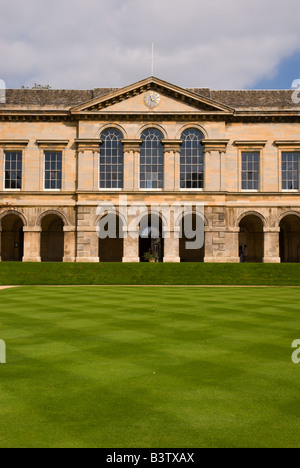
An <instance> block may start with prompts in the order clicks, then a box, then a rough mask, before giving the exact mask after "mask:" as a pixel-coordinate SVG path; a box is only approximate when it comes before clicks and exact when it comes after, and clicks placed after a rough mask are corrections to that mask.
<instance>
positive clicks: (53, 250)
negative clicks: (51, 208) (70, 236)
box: [41, 214, 64, 262]
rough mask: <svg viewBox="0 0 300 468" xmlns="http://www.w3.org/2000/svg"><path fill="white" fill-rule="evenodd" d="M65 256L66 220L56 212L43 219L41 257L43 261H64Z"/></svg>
mask: <svg viewBox="0 0 300 468" xmlns="http://www.w3.org/2000/svg"><path fill="white" fill-rule="evenodd" d="M63 257H64V222H63V220H62V219H61V218H60V217H59V216H58V215H55V214H49V215H47V216H45V217H44V218H43V220H42V234H41V259H42V262H62V261H63Z"/></svg>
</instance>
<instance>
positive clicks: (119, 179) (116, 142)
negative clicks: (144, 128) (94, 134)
mask: <svg viewBox="0 0 300 468" xmlns="http://www.w3.org/2000/svg"><path fill="white" fill-rule="evenodd" d="M122 138H123V135H122V133H121V132H120V131H119V130H117V129H115V128H109V129H108V130H105V131H104V132H103V133H102V134H101V139H102V140H103V143H102V145H101V147H100V168H99V171H100V175H99V180H100V183H99V185H100V188H101V189H122V188H123V178H124V177H123V174H124V152H123V145H122V143H121V140H122Z"/></svg>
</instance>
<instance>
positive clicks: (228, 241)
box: [204, 228, 240, 263]
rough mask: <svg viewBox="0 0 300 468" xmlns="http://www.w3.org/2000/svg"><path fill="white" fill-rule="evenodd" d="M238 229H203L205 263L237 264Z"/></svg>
mask: <svg viewBox="0 0 300 468" xmlns="http://www.w3.org/2000/svg"><path fill="white" fill-rule="evenodd" d="M238 252H239V229H226V228H206V229H205V257H204V262H205V263H238V262H239V261H240V260H239V257H238Z"/></svg>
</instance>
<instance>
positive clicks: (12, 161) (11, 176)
mask: <svg viewBox="0 0 300 468" xmlns="http://www.w3.org/2000/svg"><path fill="white" fill-rule="evenodd" d="M4 155H5V181H4V187H5V188H6V189H21V188H22V153H21V152H20V151H5V153H4Z"/></svg>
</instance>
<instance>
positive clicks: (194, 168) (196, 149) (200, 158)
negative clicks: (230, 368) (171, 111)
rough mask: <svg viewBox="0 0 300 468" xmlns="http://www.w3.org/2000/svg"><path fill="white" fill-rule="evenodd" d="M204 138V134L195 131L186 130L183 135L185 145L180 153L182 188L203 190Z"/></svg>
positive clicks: (183, 144)
mask: <svg viewBox="0 0 300 468" xmlns="http://www.w3.org/2000/svg"><path fill="white" fill-rule="evenodd" d="M203 138H204V136H203V134H202V133H201V132H199V131H198V130H195V129H188V130H185V131H184V132H183V134H182V135H181V139H182V140H183V143H182V145H181V151H180V181H181V182H180V188H194V189H203V180H204V147H203V145H202V140H203ZM192 181H193V182H192Z"/></svg>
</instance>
